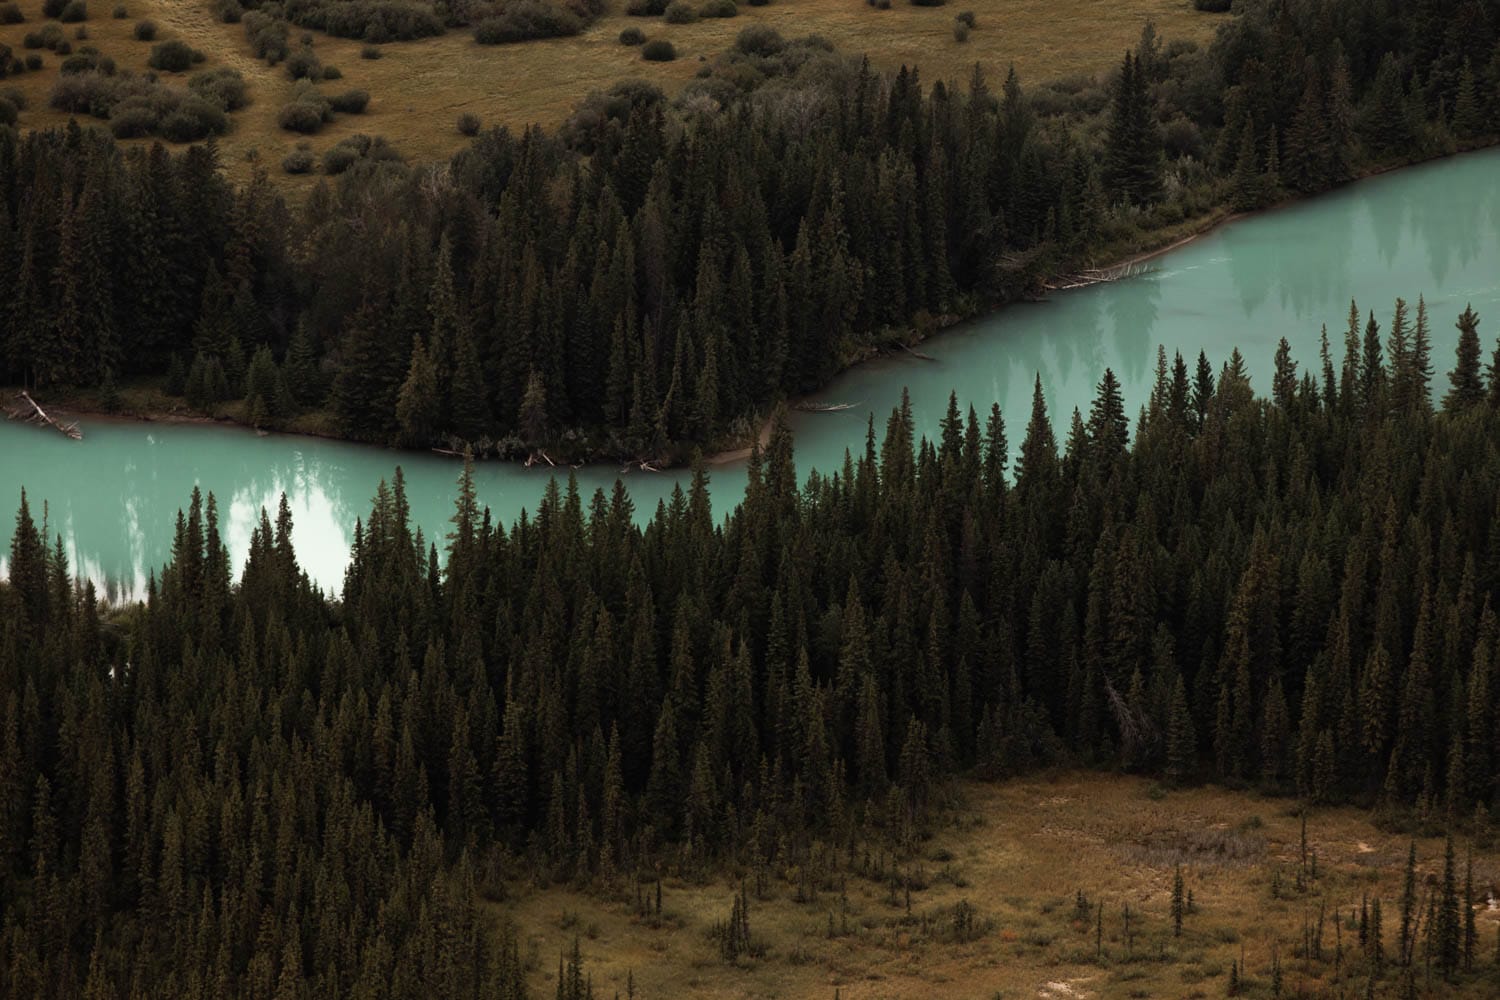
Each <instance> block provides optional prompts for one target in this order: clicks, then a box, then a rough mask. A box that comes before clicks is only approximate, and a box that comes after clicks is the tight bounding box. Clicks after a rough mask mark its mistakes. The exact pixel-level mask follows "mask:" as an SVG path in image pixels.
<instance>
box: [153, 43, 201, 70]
mask: <svg viewBox="0 0 1500 1000" xmlns="http://www.w3.org/2000/svg"><path fill="white" fill-rule="evenodd" d="M193 55H194V52H193V49H192V47H191V46H190V45H188V43H187V42H183V41H178V40H177V39H175V38H174V39H172V40H171V41H170V42H158V43H156V44H155V45H153V46H152V47H151V58H150V59H147V60H146V65H147V66H150V67H151V68H152V69H159V70H161V71H162V72H163V73H186V72H187V71H188V70H189V69H192V67H193V63H194V62H195V61H196V60H195V59H194V58H193Z"/></svg>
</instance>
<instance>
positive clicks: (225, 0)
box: [214, 0, 245, 24]
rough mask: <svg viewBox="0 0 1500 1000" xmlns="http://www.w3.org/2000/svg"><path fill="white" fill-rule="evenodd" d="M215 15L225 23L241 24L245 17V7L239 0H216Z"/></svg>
mask: <svg viewBox="0 0 1500 1000" xmlns="http://www.w3.org/2000/svg"><path fill="white" fill-rule="evenodd" d="M214 16H215V17H217V18H218V19H219V20H220V21H222V22H223V23H225V24H239V23H240V22H241V21H242V20H244V18H245V8H244V7H241V6H240V3H239V0H214Z"/></svg>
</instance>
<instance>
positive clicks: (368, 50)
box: [359, 45, 385, 59]
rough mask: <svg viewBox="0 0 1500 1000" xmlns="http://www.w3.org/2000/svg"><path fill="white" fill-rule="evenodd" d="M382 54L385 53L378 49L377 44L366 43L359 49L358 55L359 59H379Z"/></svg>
mask: <svg viewBox="0 0 1500 1000" xmlns="http://www.w3.org/2000/svg"><path fill="white" fill-rule="evenodd" d="M383 55H385V53H384V52H382V51H380V46H379V45H366V46H365V47H364V48H362V49H360V50H359V57H360V58H361V59H379V58H380V57H381V56H383Z"/></svg>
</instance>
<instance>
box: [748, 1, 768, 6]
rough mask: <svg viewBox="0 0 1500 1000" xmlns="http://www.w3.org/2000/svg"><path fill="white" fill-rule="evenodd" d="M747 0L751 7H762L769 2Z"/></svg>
mask: <svg viewBox="0 0 1500 1000" xmlns="http://www.w3.org/2000/svg"><path fill="white" fill-rule="evenodd" d="M747 2H748V3H749V4H750V6H752V7H764V6H765V5H766V4H768V3H770V2H771V0H747Z"/></svg>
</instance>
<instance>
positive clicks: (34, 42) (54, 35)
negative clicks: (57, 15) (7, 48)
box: [21, 24, 73, 55]
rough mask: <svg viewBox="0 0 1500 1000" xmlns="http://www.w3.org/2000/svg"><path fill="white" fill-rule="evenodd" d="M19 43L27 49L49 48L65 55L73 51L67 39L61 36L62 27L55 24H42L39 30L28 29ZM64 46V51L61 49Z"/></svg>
mask: <svg viewBox="0 0 1500 1000" xmlns="http://www.w3.org/2000/svg"><path fill="white" fill-rule="evenodd" d="M21 44H22V45H23V46H25V47H26V48H28V49H50V50H51V51H53V52H57V53H58V54H59V55H67V54H68V52H71V51H73V47H72V46H71V45H68V42H67V39H65V38H63V33H62V29H61V28H59V27H58V26H57V25H55V24H47V25H43V26H42V30H41V31H28V32H27V33H26V37H24V38H22V39H21ZM64 47H66V49H67V51H66V52H64V51H61V50H62V49H63V48H64Z"/></svg>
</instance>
